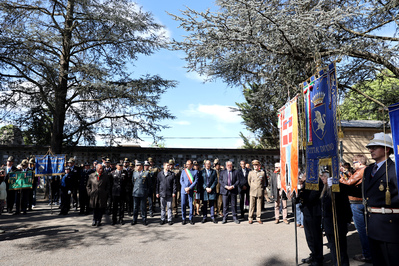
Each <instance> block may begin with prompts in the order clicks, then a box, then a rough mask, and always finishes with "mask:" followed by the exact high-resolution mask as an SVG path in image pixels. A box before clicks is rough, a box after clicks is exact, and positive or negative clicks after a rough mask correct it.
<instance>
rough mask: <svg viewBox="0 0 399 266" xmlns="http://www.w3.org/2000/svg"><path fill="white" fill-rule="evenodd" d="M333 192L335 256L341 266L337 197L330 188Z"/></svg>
mask: <svg viewBox="0 0 399 266" xmlns="http://www.w3.org/2000/svg"><path fill="white" fill-rule="evenodd" d="M330 192H331V204H332V214H333V225H334V240H335V254H336V256H337V265H338V266H341V252H340V249H339V233H338V219H337V209H336V206H335V195H334V193H333V192H332V188H331V187H330Z"/></svg>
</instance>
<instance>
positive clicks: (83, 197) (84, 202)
mask: <svg viewBox="0 0 399 266" xmlns="http://www.w3.org/2000/svg"><path fill="white" fill-rule="evenodd" d="M94 172H95V170H94V169H83V170H82V171H81V173H80V180H79V205H80V211H79V213H80V214H89V206H90V199H89V195H88V194H87V189H86V186H87V181H88V180H89V176H90V175H91V174H92V173H94Z"/></svg>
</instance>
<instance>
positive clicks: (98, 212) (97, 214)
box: [93, 208, 105, 223]
mask: <svg viewBox="0 0 399 266" xmlns="http://www.w3.org/2000/svg"><path fill="white" fill-rule="evenodd" d="M104 211H105V208H94V209H93V221H96V222H100V223H101V219H102V218H103V214H104Z"/></svg>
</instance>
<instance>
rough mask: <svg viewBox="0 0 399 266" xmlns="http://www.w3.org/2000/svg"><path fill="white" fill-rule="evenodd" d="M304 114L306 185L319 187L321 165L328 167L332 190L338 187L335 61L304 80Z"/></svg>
mask: <svg viewBox="0 0 399 266" xmlns="http://www.w3.org/2000/svg"><path fill="white" fill-rule="evenodd" d="M303 85H304V90H303V93H304V97H305V117H306V121H305V124H306V142H307V145H306V162H307V163H306V183H307V184H306V188H307V189H312V190H318V189H319V185H318V184H319V174H320V167H326V168H328V169H329V170H330V176H331V177H333V188H332V189H333V191H339V170H338V164H339V159H338V158H339V157H338V128H337V81H336V74H335V64H334V63H333V64H330V65H329V66H328V69H323V70H321V71H320V72H319V73H318V75H315V76H312V77H311V78H310V82H304V83H303Z"/></svg>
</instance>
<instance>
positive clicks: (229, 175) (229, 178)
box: [227, 171, 231, 186]
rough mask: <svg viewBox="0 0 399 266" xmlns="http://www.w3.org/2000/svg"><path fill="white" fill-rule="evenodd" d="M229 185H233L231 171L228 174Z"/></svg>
mask: <svg viewBox="0 0 399 266" xmlns="http://www.w3.org/2000/svg"><path fill="white" fill-rule="evenodd" d="M227 185H229V186H231V172H230V171H229V174H228V176H227Z"/></svg>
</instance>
